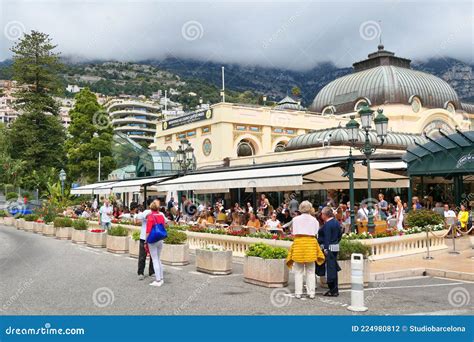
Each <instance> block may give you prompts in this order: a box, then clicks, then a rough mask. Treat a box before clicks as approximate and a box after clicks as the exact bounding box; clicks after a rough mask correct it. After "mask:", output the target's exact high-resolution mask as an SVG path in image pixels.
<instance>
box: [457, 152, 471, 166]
mask: <svg viewBox="0 0 474 342" xmlns="http://www.w3.org/2000/svg"><path fill="white" fill-rule="evenodd" d="M472 162H474V155H472V154H471V153H468V154H465V155H463V156H461V158H459V159H458V162H457V163H456V169H459V168H461V167H464V165H466V164H468V163H472Z"/></svg>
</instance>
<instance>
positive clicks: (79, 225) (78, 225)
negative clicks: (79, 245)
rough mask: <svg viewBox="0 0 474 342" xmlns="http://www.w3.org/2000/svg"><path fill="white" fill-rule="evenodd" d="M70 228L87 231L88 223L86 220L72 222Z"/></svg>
mask: <svg viewBox="0 0 474 342" xmlns="http://www.w3.org/2000/svg"><path fill="white" fill-rule="evenodd" d="M72 227H73V228H74V229H76V230H87V228H89V222H88V221H87V220H86V219H83V218H81V219H78V220H74V221H72Z"/></svg>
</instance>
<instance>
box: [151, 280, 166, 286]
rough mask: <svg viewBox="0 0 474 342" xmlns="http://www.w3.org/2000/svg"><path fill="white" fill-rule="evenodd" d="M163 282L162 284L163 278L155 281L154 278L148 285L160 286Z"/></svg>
mask: <svg viewBox="0 0 474 342" xmlns="http://www.w3.org/2000/svg"><path fill="white" fill-rule="evenodd" d="M163 284H164V282H163V280H160V281H156V280H155V281H154V282H153V283H150V286H158V287H160V286H161V285H163Z"/></svg>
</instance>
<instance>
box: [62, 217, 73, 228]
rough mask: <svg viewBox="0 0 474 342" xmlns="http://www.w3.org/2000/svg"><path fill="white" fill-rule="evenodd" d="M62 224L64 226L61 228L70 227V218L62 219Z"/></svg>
mask: <svg viewBox="0 0 474 342" xmlns="http://www.w3.org/2000/svg"><path fill="white" fill-rule="evenodd" d="M63 224H64V226H63V227H72V218H70V217H65V218H64V219H63Z"/></svg>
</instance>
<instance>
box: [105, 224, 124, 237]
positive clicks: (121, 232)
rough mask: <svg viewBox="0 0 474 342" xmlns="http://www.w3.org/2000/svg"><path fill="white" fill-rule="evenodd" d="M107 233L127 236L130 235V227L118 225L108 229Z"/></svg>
mask: <svg viewBox="0 0 474 342" xmlns="http://www.w3.org/2000/svg"><path fill="white" fill-rule="evenodd" d="M107 234H108V235H110V236H127V235H128V229H127V228H125V227H124V226H120V225H119V226H117V227H113V228H110V229H109V230H108V231H107Z"/></svg>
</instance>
